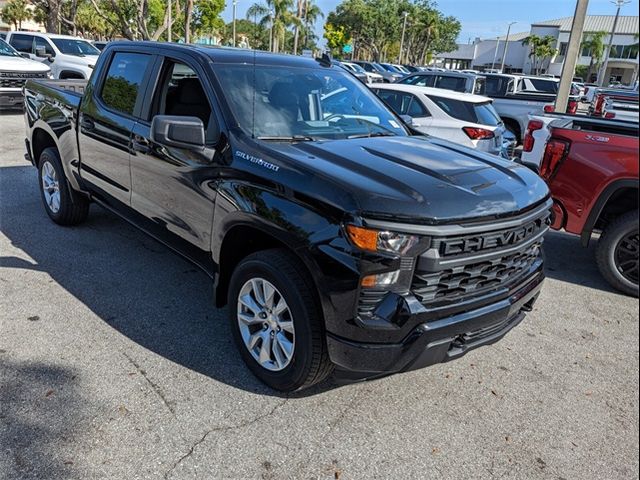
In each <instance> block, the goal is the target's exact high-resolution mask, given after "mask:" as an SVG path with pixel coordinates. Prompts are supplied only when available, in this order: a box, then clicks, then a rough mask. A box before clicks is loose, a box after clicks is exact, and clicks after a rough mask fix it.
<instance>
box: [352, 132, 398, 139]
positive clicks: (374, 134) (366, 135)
mask: <svg viewBox="0 0 640 480" xmlns="http://www.w3.org/2000/svg"><path fill="white" fill-rule="evenodd" d="M396 136H397V135H396V134H395V133H392V132H369V133H360V134H357V135H349V136H348V137H347V138H349V139H351V138H371V137H396Z"/></svg>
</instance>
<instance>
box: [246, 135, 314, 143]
mask: <svg viewBox="0 0 640 480" xmlns="http://www.w3.org/2000/svg"><path fill="white" fill-rule="evenodd" d="M256 138H257V139H258V140H266V141H270V142H313V141H315V140H316V139H315V138H313V137H310V136H308V135H280V136H278V135H273V136H269V135H263V136H261V137H256Z"/></svg>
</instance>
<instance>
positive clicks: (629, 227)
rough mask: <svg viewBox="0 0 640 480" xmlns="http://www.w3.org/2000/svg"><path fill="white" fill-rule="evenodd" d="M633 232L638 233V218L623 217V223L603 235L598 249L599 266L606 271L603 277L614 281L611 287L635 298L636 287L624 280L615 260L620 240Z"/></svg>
mask: <svg viewBox="0 0 640 480" xmlns="http://www.w3.org/2000/svg"><path fill="white" fill-rule="evenodd" d="M634 231H635V232H638V217H637V216H635V215H634V216H628V217H627V216H625V218H624V220H623V221H621V222H619V223H617V224H616V225H614V226H613V228H611V229H610V230H607V231H606V232H605V233H604V234H603V238H601V239H600V241H599V242H598V249H599V250H600V252H599V253H600V259H601V261H600V265H601V267H602V268H604V269H606V270H607V273H608V275H605V276H610V277H611V279H612V280H613V281H614V282H613V286H614V287H616V288H617V289H619V290H621V291H623V292H625V293H627V294H630V295H636V296H637V295H638V285H636V284H633V283H632V282H630V281H629V280H627V279H626V278H624V276H623V275H622V274H621V273H620V271H619V270H618V267H617V265H616V259H615V252H616V248H617V246H618V244H619V243H620V241H621V240H622V238H624V237H625V236H626V235H628V234H629V233H632V232H634Z"/></svg>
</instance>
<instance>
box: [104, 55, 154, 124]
mask: <svg viewBox="0 0 640 480" xmlns="http://www.w3.org/2000/svg"><path fill="white" fill-rule="evenodd" d="M150 58H151V56H150V55H145V54H143V53H129V52H118V53H116V54H115V55H114V56H113V59H112V60H111V65H109V70H108V72H107V76H106V78H105V80H104V85H103V87H102V93H101V97H102V101H104V103H105V104H106V105H107V106H108V107H110V108H113V109H114V110H118V111H119V112H123V113H127V114H129V115H131V114H133V111H134V109H135V106H136V102H137V100H138V93H139V88H140V84H141V83H142V79H143V78H144V74H145V71H146V69H147V66H148V64H149V60H150Z"/></svg>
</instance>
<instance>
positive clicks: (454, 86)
mask: <svg viewBox="0 0 640 480" xmlns="http://www.w3.org/2000/svg"><path fill="white" fill-rule="evenodd" d="M434 86H435V87H436V88H444V89H445V90H453V91H455V92H465V91H466V90H467V79H466V78H463V77H448V76H446V75H438V77H437V78H436V83H435V85H434Z"/></svg>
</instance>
